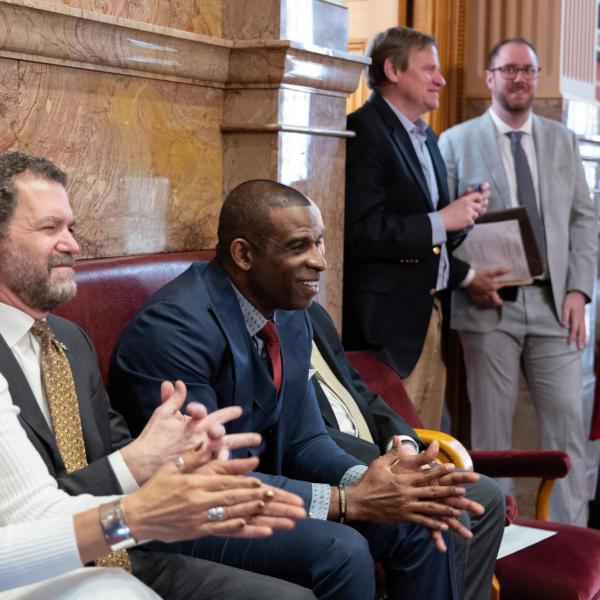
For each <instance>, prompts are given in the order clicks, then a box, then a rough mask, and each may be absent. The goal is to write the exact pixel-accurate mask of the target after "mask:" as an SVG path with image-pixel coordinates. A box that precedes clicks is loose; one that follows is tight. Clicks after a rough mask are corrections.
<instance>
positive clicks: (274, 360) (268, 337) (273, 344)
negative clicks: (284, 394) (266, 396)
mask: <svg viewBox="0 0 600 600" xmlns="http://www.w3.org/2000/svg"><path fill="white" fill-rule="evenodd" d="M257 335H258V337H259V338H260V339H261V340H262V341H263V342H264V343H265V346H266V348H267V354H268V355H269V360H270V361H271V369H272V371H273V383H274V384H275V389H276V390H277V393H279V390H280V389H281V346H280V345H279V336H278V335H277V327H275V323H273V321H267V323H266V324H265V326H264V327H263V328H262V329H261V330H260V331H259V332H258V334H257Z"/></svg>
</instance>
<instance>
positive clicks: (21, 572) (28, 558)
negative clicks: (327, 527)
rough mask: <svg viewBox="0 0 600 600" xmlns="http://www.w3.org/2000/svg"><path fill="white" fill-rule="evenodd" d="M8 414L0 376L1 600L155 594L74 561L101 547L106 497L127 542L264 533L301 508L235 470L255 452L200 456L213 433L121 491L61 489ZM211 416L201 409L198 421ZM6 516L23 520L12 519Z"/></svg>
mask: <svg viewBox="0 0 600 600" xmlns="http://www.w3.org/2000/svg"><path fill="white" fill-rule="evenodd" d="M171 388H172V389H171V397H173V398H175V401H179V400H180V399H182V398H181V397H182V396H185V386H183V384H181V383H179V382H178V383H177V384H176V386H174V387H173V386H171ZM18 414H19V408H18V407H16V406H14V405H13V403H12V400H11V397H10V393H9V390H8V385H7V382H6V380H5V378H4V377H3V376H2V375H0V480H1V481H2V486H1V488H0V599H1V600H8V599H10V600H14V599H17V598H18V599H19V600H25V599H27V600H34V599H36V598H40V599H41V598H44V600H46V599H47V598H52V599H60V600H63V599H67V598H81V597H85V598H86V599H89V598H96V597H98V598H100V596H101V597H103V598H106V597H108V596H110V594H111V591H115V592H116V591H118V597H119V598H120V599H125V600H128V599H129V598H142V599H149V600H154V599H156V598H159V596H158V595H156V594H155V593H154V592H153V591H152V590H151V589H150V588H148V587H146V586H145V585H144V584H143V583H141V582H140V581H138V580H137V579H136V578H135V577H133V576H131V575H129V574H128V573H125V572H124V571H121V570H120V569H103V568H85V569H82V568H81V567H82V565H83V564H86V563H90V562H92V561H93V560H95V559H96V558H98V557H100V556H103V555H105V554H107V553H108V552H109V551H110V544H109V540H108V539H107V528H106V524H105V523H103V522H101V518H100V515H101V514H102V512H103V510H109V509H111V508H112V507H113V505H114V507H115V508H117V509H118V511H120V512H119V513H118V514H120V515H121V521H122V523H121V525H122V526H123V527H125V528H128V529H129V533H130V535H131V537H132V538H134V540H148V539H159V540H162V541H167V542H168V541H175V540H179V539H189V538H196V537H199V536H202V535H208V534H210V535H230V536H239V535H244V536H246V535H255V536H265V535H270V533H271V532H272V530H273V529H274V528H281V527H284V528H286V527H292V526H293V522H294V519H297V518H302V517H303V516H304V510H303V509H302V508H301V506H302V501H301V500H300V498H298V497H296V496H294V495H293V494H290V493H288V492H284V491H282V490H278V489H276V488H271V487H270V486H267V485H263V484H261V483H260V481H259V480H258V479H256V478H254V477H248V476H245V475H244V474H245V473H247V472H248V471H251V470H252V469H254V468H255V467H256V465H257V463H258V459H257V458H254V457H252V458H248V459H239V460H230V461H224V460H211V461H209V462H207V456H209V455H212V454H213V453H214V452H217V453H218V452H219V449H220V444H221V442H222V439H223V438H222V437H221V438H218V439H209V438H208V437H207V438H206V439H205V443H204V444H203V445H202V447H201V448H200V449H198V450H195V451H190V452H187V453H186V454H184V455H183V456H181V457H177V459H176V460H175V461H171V462H169V463H167V464H166V465H164V466H163V467H162V468H161V469H159V471H158V472H157V473H156V474H155V475H154V476H153V477H152V478H150V480H149V481H148V482H147V483H146V484H145V485H143V486H142V487H141V488H140V489H139V490H138V491H136V492H134V493H132V494H129V495H127V496H122V497H120V496H92V495H89V494H81V495H78V496H69V495H68V494H67V493H65V492H64V491H62V490H59V489H58V486H57V483H56V480H55V479H53V478H52V477H51V476H50V474H49V473H48V470H47V468H46V466H45V464H44V462H43V460H42V458H41V457H40V455H39V454H38V453H37V452H36V450H35V448H34V447H33V446H32V444H31V442H30V441H29V440H28V438H27V435H26V434H25V431H24V429H23V428H22V427H21V425H20V423H19V421H18V418H17V415H18ZM213 415H215V413H213ZM218 418H219V416H218V415H216V416H214V417H213V416H212V415H211V416H210V417H207V418H206V421H207V427H210V422H211V421H213V422H214V420H215V419H218ZM215 507H217V508H219V509H220V511H221V512H222V513H223V514H222V518H221V519H218V520H214V516H213V515H214V512H215ZM25 513H27V514H29V515H31V519H29V520H26V519H27V517H26V514H25ZM15 514H18V518H19V519H22V520H26V522H20V523H18V522H16V521H15V517H14V515H15ZM42 515H44V516H45V518H41V516H42ZM38 582H43V583H38ZM30 584H34V585H30ZM15 588H16V589H15ZM7 590H10V591H7ZM95 594H96V595H95Z"/></svg>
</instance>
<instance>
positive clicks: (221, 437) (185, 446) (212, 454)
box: [120, 381, 261, 485]
mask: <svg viewBox="0 0 600 600" xmlns="http://www.w3.org/2000/svg"><path fill="white" fill-rule="evenodd" d="M185 396H186V389H185V385H184V384H183V383H182V382H181V381H177V382H176V383H175V385H173V384H172V383H170V382H166V381H165V382H163V384H162V386H161V400H162V404H161V406H159V407H158V408H157V409H156V410H155V411H154V413H153V415H152V417H151V418H150V420H149V421H148V423H147V424H146V427H144V429H143V431H142V433H141V434H140V436H139V437H138V438H137V439H136V440H134V441H133V442H131V443H130V444H128V445H127V446H125V447H124V448H122V449H121V450H120V452H121V456H122V457H123V460H124V461H125V463H126V464H127V467H128V468H129V470H130V471H131V474H132V475H133V477H134V478H135V480H136V481H137V482H138V484H140V485H141V484H143V483H144V482H145V481H147V480H148V478H149V477H150V476H151V475H152V474H153V473H154V472H155V471H156V470H157V469H158V467H160V466H161V465H162V464H164V463H165V462H167V461H169V460H172V459H174V458H175V457H176V456H179V455H181V454H183V453H184V452H186V451H188V450H194V449H199V450H200V452H199V456H198V457H197V458H198V460H203V461H204V462H206V461H208V460H211V459H212V458H221V459H226V458H228V456H229V449H230V448H240V447H246V446H256V445H258V444H259V443H260V439H261V438H260V436H259V435H258V434H256V433H240V434H234V435H225V427H224V426H223V424H224V423H227V422H228V421H232V420H233V419H237V418H238V417H239V416H240V415H241V414H242V409H241V408H240V407H239V406H229V407H227V408H222V409H219V410H215V411H214V412H212V413H211V414H210V415H207V411H206V408H205V407H204V406H203V405H201V404H199V403H197V402H191V403H190V404H189V405H188V406H187V413H188V414H187V415H183V414H181V412H180V409H181V407H182V406H183V403H184V401H185Z"/></svg>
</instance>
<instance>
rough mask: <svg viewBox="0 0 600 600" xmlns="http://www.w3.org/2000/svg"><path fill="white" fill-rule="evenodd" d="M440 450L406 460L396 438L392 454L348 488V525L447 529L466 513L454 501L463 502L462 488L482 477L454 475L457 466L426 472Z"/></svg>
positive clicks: (433, 447)
mask: <svg viewBox="0 0 600 600" xmlns="http://www.w3.org/2000/svg"><path fill="white" fill-rule="evenodd" d="M438 450H439V446H438V444H437V442H433V443H432V444H430V446H429V448H428V449H427V450H426V451H425V452H422V453H421V454H418V455H414V456H410V455H405V454H404V453H403V452H402V450H401V447H400V444H399V440H397V439H395V440H394V447H393V448H392V450H390V452H388V453H386V454H385V455H383V456H382V457H380V458H378V459H377V460H375V461H373V462H372V463H371V465H370V466H369V468H368V469H367V471H365V474H364V475H363V477H362V478H361V480H360V481H359V482H358V483H357V484H356V485H353V486H348V487H347V488H346V490H347V494H348V520H349V521H352V520H360V521H371V522H376V523H394V522H409V523H418V524H420V525H423V526H425V527H427V528H428V529H430V530H433V531H445V530H447V529H448V528H449V523H450V524H452V523H454V521H453V519H456V518H457V517H458V516H459V515H460V512H461V508H459V507H455V506H453V505H452V503H451V502H449V499H455V500H457V499H462V498H463V497H464V494H465V489H464V488H462V487H460V484H461V483H467V482H470V481H474V480H476V479H477V475H476V474H474V473H464V472H454V465H452V464H443V465H436V466H434V467H432V468H429V469H423V468H422V467H425V466H427V465H429V464H430V463H431V462H432V461H433V460H434V459H435V457H436V456H437V453H438ZM332 504H334V502H332ZM458 506H462V504H461V503H458ZM332 518H333V516H332ZM443 518H446V519H447V520H448V522H447V521H446V520H444V519H443Z"/></svg>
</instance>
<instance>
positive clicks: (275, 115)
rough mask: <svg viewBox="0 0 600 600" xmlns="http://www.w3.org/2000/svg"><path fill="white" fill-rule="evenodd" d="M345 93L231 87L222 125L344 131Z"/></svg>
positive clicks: (294, 88)
mask: <svg viewBox="0 0 600 600" xmlns="http://www.w3.org/2000/svg"><path fill="white" fill-rule="evenodd" d="M345 102H346V100H345V96H342V95H329V94H323V93H318V91H317V90H311V89H306V88H301V87H296V86H278V87H269V88H234V87H231V88H228V89H227V91H226V93H225V98H224V105H223V125H224V126H225V127H226V128H227V127H228V126H231V127H234V126H238V125H240V126H241V125H242V124H243V125H245V126H246V127H256V128H261V127H263V126H264V125H266V124H270V125H273V124H281V125H283V126H287V127H292V126H295V127H306V128H312V129H319V130H331V131H344V130H345V128H346V114H345Z"/></svg>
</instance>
